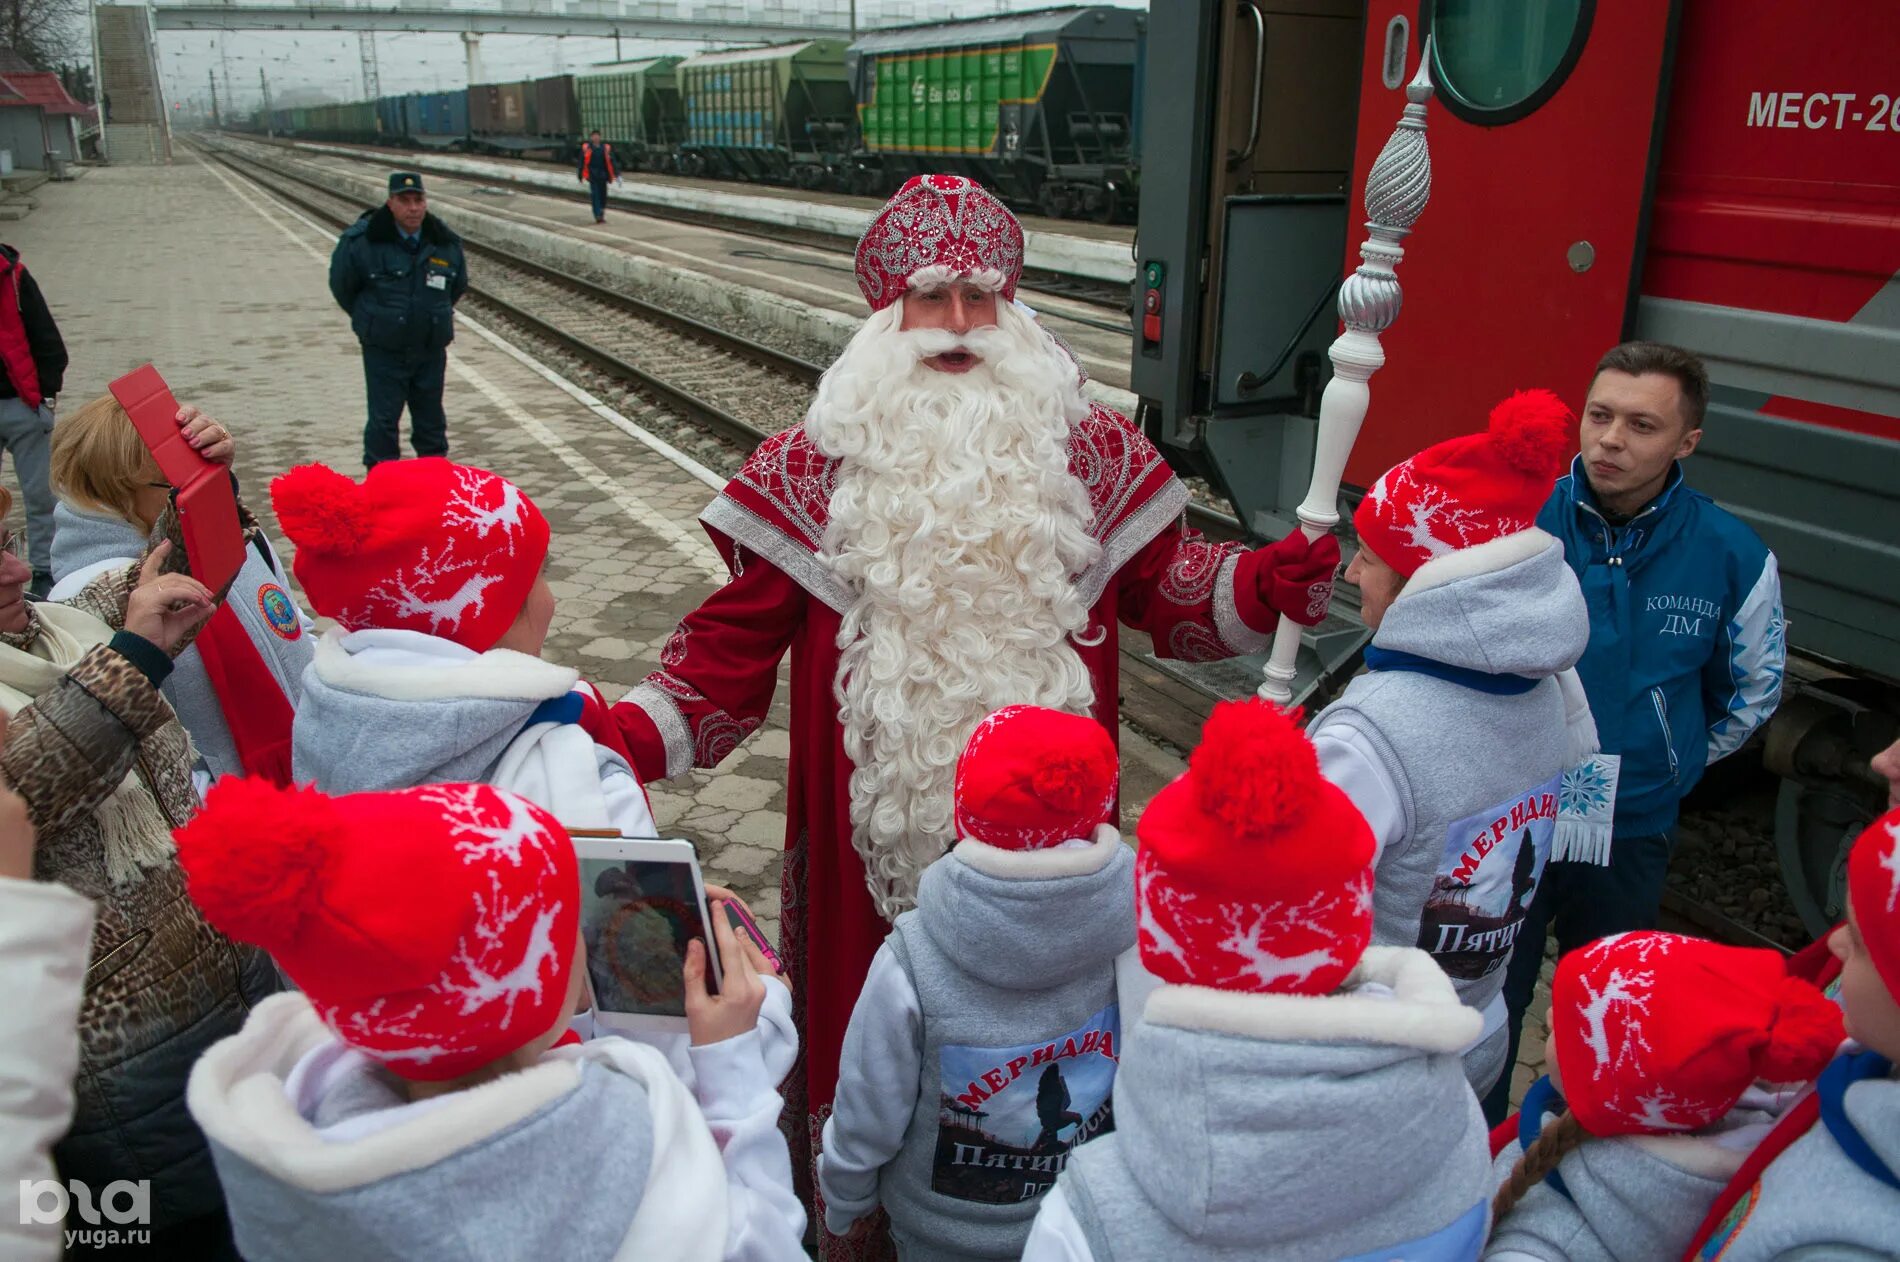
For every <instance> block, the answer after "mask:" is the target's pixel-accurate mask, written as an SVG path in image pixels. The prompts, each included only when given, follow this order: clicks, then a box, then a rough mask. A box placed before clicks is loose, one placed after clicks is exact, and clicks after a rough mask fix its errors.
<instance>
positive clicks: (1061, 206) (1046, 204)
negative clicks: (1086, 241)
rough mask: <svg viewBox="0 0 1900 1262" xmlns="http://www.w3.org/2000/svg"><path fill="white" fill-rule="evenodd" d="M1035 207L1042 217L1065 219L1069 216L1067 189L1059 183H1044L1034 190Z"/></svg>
mask: <svg viewBox="0 0 1900 1262" xmlns="http://www.w3.org/2000/svg"><path fill="white" fill-rule="evenodd" d="M1036 207H1037V209H1039V210H1041V211H1042V213H1043V216H1044V218H1047V219H1067V218H1068V217H1069V194H1068V190H1067V189H1065V188H1063V187H1062V186H1061V185H1060V184H1045V185H1043V186H1042V187H1041V188H1039V189H1037V190H1036Z"/></svg>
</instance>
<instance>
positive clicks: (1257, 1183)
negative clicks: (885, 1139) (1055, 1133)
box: [1060, 947, 1490, 1262]
mask: <svg viewBox="0 0 1900 1262" xmlns="http://www.w3.org/2000/svg"><path fill="white" fill-rule="evenodd" d="M1478 1024H1479V1022H1478V1017H1477V1014H1476V1013H1474V1012H1472V1011H1470V1009H1468V1008H1465V1007H1463V1006H1461V1005H1460V1004H1459V1003H1458V1000H1457V997H1456V995H1455V994H1454V993H1453V991H1452V988H1451V985H1450V983H1449V982H1448V981H1447V980H1446V979H1445V976H1444V974H1443V972H1442V971H1441V970H1440V969H1439V968H1438V967H1437V965H1435V964H1433V963H1432V961H1431V959H1430V958H1429V957H1428V956H1426V955H1424V954H1423V953H1422V952H1419V951H1416V950H1399V949H1394V948H1385V947H1373V948H1370V949H1369V950H1368V951H1367V952H1366V955H1365V958H1364V959H1363V960H1361V962H1360V965H1359V967H1358V968H1357V969H1355V970H1354V972H1353V975H1352V976H1351V977H1350V978H1348V979H1347V983H1346V986H1345V987H1344V988H1342V989H1341V990H1340V991H1339V992H1337V993H1335V994H1333V995H1327V996H1317V997H1307V996H1292V995H1241V994H1232V993H1227V992H1223V991H1214V990H1208V989H1204V988H1202V987H1197V986H1162V987H1160V988H1159V989H1158V990H1156V991H1155V992H1154V994H1153V996H1152V997H1151V998H1150V999H1149V1000H1148V1005H1147V1008H1146V1011H1145V1013H1144V1016H1143V1018H1142V1020H1141V1021H1140V1022H1139V1023H1138V1024H1136V1025H1135V1027H1134V1028H1133V1029H1132V1030H1130V1031H1129V1034H1128V1041H1127V1046H1126V1047H1125V1049H1124V1051H1123V1055H1122V1065H1121V1074H1120V1076H1119V1078H1118V1079H1117V1080H1116V1084H1115V1118H1116V1129H1115V1133H1114V1134H1112V1135H1106V1136H1103V1137H1102V1138H1100V1139H1098V1140H1095V1141H1093V1142H1091V1143H1089V1144H1086V1145H1084V1146H1082V1147H1081V1148H1078V1149H1077V1150H1076V1151H1075V1153H1074V1154H1073V1155H1072V1156H1071V1157H1070V1159H1069V1164H1068V1168H1067V1169H1066V1170H1065V1171H1064V1172H1063V1174H1062V1178H1061V1180H1060V1187H1061V1189H1062V1194H1063V1196H1064V1198H1065V1199H1066V1200H1067V1202H1068V1204H1069V1207H1070V1209H1071V1211H1072V1212H1073V1213H1074V1216H1075V1218H1076V1221H1077V1223H1078V1224H1079V1225H1080V1226H1081V1228H1082V1232H1083V1235H1084V1236H1085V1237H1086V1239H1087V1242H1088V1248H1089V1252H1090V1253H1091V1254H1092V1255H1093V1257H1094V1259H1095V1262H1151V1260H1153V1259H1161V1258H1166V1259H1168V1260H1169V1262H1186V1260H1189V1259H1222V1260H1226V1259H1233V1260H1235V1262H1238V1260H1239V1259H1258V1258H1273V1259H1276V1262H1304V1260H1311V1262H1339V1260H1340V1259H1347V1258H1354V1257H1356V1256H1358V1255H1360V1254H1369V1256H1372V1257H1377V1258H1382V1259H1383V1258H1393V1257H1404V1258H1406V1259H1408V1262H1441V1260H1445V1259H1460V1260H1463V1262H1469V1259H1472V1258H1475V1257H1476V1256H1477V1254H1478V1250H1479V1248H1480V1247H1481V1246H1482V1244H1483V1240H1484V1232H1485V1228H1486V1226H1487V1225H1488V1220H1489V1200H1490V1169H1489V1168H1490V1159H1489V1157H1490V1148H1489V1144H1488V1139H1487V1134H1486V1131H1485V1126H1484V1118H1483V1117H1482V1115H1481V1114H1480V1113H1479V1110H1478V1101H1477V1098H1476V1097H1475V1096H1473V1095H1472V1093H1471V1088H1470V1087H1469V1086H1468V1085H1467V1084H1466V1082H1465V1078H1464V1072H1463V1069H1462V1067H1461V1065H1460V1063H1459V1058H1458V1049H1459V1048H1462V1047H1463V1046H1464V1045H1465V1044H1466V1043H1467V1042H1468V1041H1469V1040H1470V1039H1471V1038H1472V1037H1473V1036H1474V1035H1475V1034H1476V1033H1477V1028H1478Z"/></svg>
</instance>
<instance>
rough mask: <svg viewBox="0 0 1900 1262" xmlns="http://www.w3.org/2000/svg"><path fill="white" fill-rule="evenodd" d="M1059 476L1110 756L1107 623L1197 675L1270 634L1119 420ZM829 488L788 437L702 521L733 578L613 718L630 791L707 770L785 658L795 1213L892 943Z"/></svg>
mask: <svg viewBox="0 0 1900 1262" xmlns="http://www.w3.org/2000/svg"><path fill="white" fill-rule="evenodd" d="M1069 471H1070V472H1071V473H1072V474H1073V475H1074V476H1075V477H1077V478H1078V479H1080V480H1081V481H1082V483H1083V484H1084V485H1085V486H1086V487H1087V488H1088V492H1089V499H1090V502H1091V504H1092V505H1093V508H1094V519H1093V521H1092V523H1091V532H1092V533H1093V535H1094V537H1095V538H1096V540H1097V541H1099V542H1100V543H1101V545H1102V559H1101V560H1100V561H1099V562H1098V563H1097V564H1095V565H1094V566H1092V567H1091V568H1090V569H1089V570H1088V571H1087V572H1085V573H1083V574H1081V575H1079V576H1077V578H1076V580H1075V581H1076V585H1077V587H1078V588H1079V589H1080V590H1081V591H1082V593H1083V595H1084V596H1085V598H1086V599H1087V600H1088V602H1089V604H1090V606H1091V611H1090V624H1089V628H1088V631H1087V633H1086V638H1087V640H1088V641H1089V642H1088V643H1076V644H1075V645H1074V647H1075V651H1076V652H1077V653H1078V654H1079V655H1080V656H1081V659H1082V661H1083V663H1084V665H1085V666H1086V667H1087V668H1088V671H1089V674H1090V676H1091V677H1092V678H1093V680H1094V684H1095V706H1094V716H1095V717H1096V718H1097V719H1098V720H1100V722H1101V723H1102V726H1103V727H1105V728H1107V729H1108V733H1109V735H1110V736H1111V737H1114V736H1115V735H1116V734H1117V732H1118V730H1119V728H1118V724H1117V710H1118V700H1119V698H1118V692H1117V678H1118V661H1119V648H1118V644H1117V636H1116V632H1115V624H1116V623H1117V622H1121V623H1125V624H1127V625H1128V626H1130V627H1133V628H1136V629H1139V630H1142V631H1146V632H1147V633H1148V634H1149V635H1150V636H1152V637H1153V640H1154V645H1155V649H1156V651H1157V652H1158V653H1159V654H1161V655H1162V656H1166V657H1174V658H1181V659H1185V660H1189V661H1207V660H1212V659H1215V658H1222V657H1231V656H1235V655H1238V654H1242V653H1251V652H1258V651H1260V650H1261V649H1262V648H1264V647H1265V645H1266V643H1267V640H1268V638H1269V637H1270V635H1271V633H1272V629H1273V626H1274V623H1275V621H1276V620H1277V614H1275V613H1274V611H1273V610H1271V609H1270V608H1268V607H1267V606H1266V605H1264V604H1263V603H1262V602H1261V601H1260V600H1259V599H1258V597H1257V596H1256V595H1255V592H1254V584H1253V581H1252V575H1251V572H1250V569H1251V567H1250V566H1249V565H1248V561H1249V556H1248V554H1247V552H1246V550H1245V549H1243V548H1242V547H1241V546H1240V545H1238V544H1213V543H1209V542H1207V541H1206V540H1204V539H1203V538H1201V536H1200V535H1199V534H1197V533H1196V532H1194V531H1191V530H1188V529H1186V527H1185V525H1184V523H1183V520H1182V513H1183V510H1184V509H1185V508H1186V506H1187V499H1188V493H1187V488H1186V487H1185V486H1183V485H1182V484H1181V482H1180V481H1179V480H1178V479H1177V478H1175V476H1174V475H1173V473H1172V472H1170V471H1169V469H1168V467H1167V465H1166V464H1165V463H1164V462H1163V461H1162V459H1161V455H1160V453H1159V452H1157V451H1156V450H1155V449H1154V447H1153V445H1152V444H1150V443H1149V442H1148V440H1147V439H1146V438H1145V437H1143V436H1142V434H1141V433H1140V431H1138V430H1137V429H1135V427H1134V426H1133V425H1131V424H1130V423H1129V422H1128V420H1127V419H1126V418H1124V417H1122V416H1120V415H1119V414H1117V413H1115V412H1112V411H1110V410H1108V409H1107V408H1103V407H1099V406H1098V407H1096V408H1094V409H1093V410H1092V411H1091V412H1090V414H1089V416H1088V417H1087V419H1086V420H1084V421H1083V422H1082V423H1081V424H1079V425H1077V426H1076V427H1075V430H1074V431H1073V433H1072V434H1071V436H1070V441H1069ZM837 473H838V469H837V463H836V462H835V461H832V460H829V459H827V458H826V457H825V456H823V455H821V454H819V452H818V451H817V450H816V449H815V448H814V447H813V446H812V444H811V442H810V440H809V439H808V438H807V437H806V436H805V432H804V428H803V427H802V426H800V427H798V428H794V429H791V430H787V431H785V432H783V433H780V434H778V435H776V436H774V437H773V438H772V439H771V440H770V441H768V442H766V443H765V444H764V445H763V446H761V447H760V448H759V450H758V451H756V452H755V453H753V455H752V458H751V459H750V460H748V461H747V462H746V464H745V467H744V468H743V469H741V470H740V472H739V475H738V476H737V477H736V478H734V479H733V480H732V481H731V482H730V483H729V484H727V486H726V489H725V490H724V491H723V492H721V494H720V495H719V497H718V498H717V499H715V500H714V501H713V502H712V504H711V505H710V506H708V507H707V509H706V511H705V512H704V513H702V514H701V517H700V520H701V522H702V524H703V525H704V526H705V528H706V531H707V533H708V534H710V535H711V536H712V540H713V542H714V544H715V545H717V546H718V548H719V551H720V553H721V554H722V555H723V556H724V557H725V559H726V564H727V566H728V568H729V570H730V572H731V577H730V578H729V579H728V581H727V582H726V584H725V586H723V587H721V588H720V589H719V590H717V591H715V592H714V593H713V594H712V595H710V596H709V597H707V598H706V601H705V603H703V604H702V605H700V607H699V608H698V609H696V610H694V611H693V612H692V613H690V614H688V615H687V616H686V618H685V619H684V620H683V621H681V623H680V624H679V627H678V629H677V630H675V631H674V633H673V635H672V637H671V638H670V639H669V640H668V641H667V643H666V646H665V648H664V649H663V650H662V652H661V655H660V661H661V668H660V669H659V670H658V671H656V672H654V673H653V674H652V675H650V676H648V677H647V679H646V681H645V682H643V683H642V684H640V685H639V686H638V687H637V688H635V689H634V690H633V691H632V692H630V693H629V694H628V695H627V697H626V699H625V700H623V701H622V702H621V703H620V704H619V705H617V706H615V707H614V710H613V714H614V718H615V720H616V721H617V723H618V725H619V728H620V731H621V733H622V734H623V735H624V736H625V738H626V742H627V745H628V747H629V748H630V749H631V750H632V752H633V755H634V762H635V765H636V767H637V769H638V771H639V773H640V778H641V779H642V780H654V779H663V778H666V777H669V776H677V775H679V774H681V773H683V772H684V771H686V770H687V769H688V768H690V767H714V766H717V765H718V764H719V762H720V760H721V759H723V758H724V757H725V756H726V755H727V754H729V753H731V752H732V750H733V747H734V746H736V745H737V744H738V743H739V742H740V741H741V740H743V739H744V738H745V737H746V736H748V735H749V734H751V732H752V731H753V730H754V729H756V728H757V727H758V726H759V724H760V723H761V722H762V721H763V720H764V718H765V714H766V710H767V707H768V706H769V705H770V704H771V700H772V693H773V689H774V686H775V684H776V681H777V674H778V665H779V661H780V660H781V658H783V656H784V654H785V651H786V649H787V648H789V649H790V650H791V653H792V669H791V689H792V695H791V726H792V731H791V738H792V739H791V759H790V767H789V770H788V772H787V776H788V780H789V785H788V793H787V802H786V815H787V819H786V839H785V844H786V852H785V865H784V876H783V879H782V882H781V889H782V894H783V909H782V920H781V929H782V954H783V956H784V958H785V960H786V963H787V968H788V970H789V971H790V972H791V974H792V978H791V980H792V981H793V983H794V993H795V995H796V1000H795V1008H796V1009H797V1012H798V1018H799V1030H800V1035H801V1039H802V1049H801V1053H800V1055H801V1061H802V1063H801V1065H800V1066H799V1067H798V1068H796V1069H794V1070H793V1072H792V1078H791V1080H790V1081H788V1082H787V1084H786V1087H785V1092H786V1104H787V1116H788V1118H790V1119H791V1122H790V1131H791V1137H792V1140H793V1152H792V1161H793V1170H794V1172H795V1174H796V1176H797V1178H798V1183H799V1190H800V1192H801V1194H804V1195H806V1199H807V1202H808V1203H812V1194H811V1189H814V1188H815V1177H814V1171H815V1164H814V1163H815V1159H816V1153H817V1149H818V1143H819V1135H820V1131H821V1130H822V1129H823V1126H824V1123H825V1119H826V1118H827V1117H828V1116H829V1115H830V1112H831V1100H832V1092H833V1088H834V1086H835V1084H836V1080H837V1068H838V1058H839V1053H840V1050H841V1048H842V1046H843V1043H844V1032H845V1026H846V1025H847V1024H848V1023H849V1021H850V1019H851V1010H852V1007H853V1006H854V1005H855V1004H856V1003H857V997H858V991H859V988H860V987H861V986H862V985H863V982H864V977H865V974H866V973H867V972H868V971H869V969H870V964H871V957H872V955H873V954H875V953H876V951H877V948H878V946H879V945H880V944H881V943H882V942H883V941H884V936H885V934H886V933H887V932H888V931H889V929H890V926H889V925H888V924H887V923H886V922H885V921H884V920H883V918H882V917H880V916H879V915H878V913H877V911H876V909H875V906H874V905H873V903H872V901H871V896H870V892H869V890H868V889H867V887H866V885H865V878H864V868H863V864H862V862H861V861H860V860H859V858H858V855H857V852H856V851H855V850H853V849H852V846H851V814H850V793H849V788H848V785H849V781H850V775H851V762H850V760H849V759H848V758H847V757H846V755H845V751H844V729H843V727H842V725H841V724H840V723H839V722H838V719H837V713H838V703H837V701H836V699H835V697H834V694H833V684H834V681H835V680H836V677H837V673H838V657H839V649H838V644H837V635H838V627H839V619H840V615H841V613H842V611H844V610H845V609H847V608H849V606H850V605H851V603H852V600H853V592H852V591H851V589H850V588H849V587H847V585H846V584H845V583H844V581H843V580H842V579H840V578H839V577H837V576H836V575H835V574H833V573H832V572H831V571H830V569H829V568H828V567H827V566H826V564H825V563H824V562H823V561H822V560H821V559H820V558H819V557H818V555H817V554H818V548H819V543H820V541H821V540H822V538H823V536H824V530H825V521H826V511H827V507H828V506H829V504H830V502H831V495H832V491H833V490H834V489H835V487H836V485H837ZM1242 570H1248V571H1249V572H1247V573H1241V575H1240V581H1239V582H1238V583H1236V581H1235V579H1236V574H1237V573H1240V572H1241V571H1242ZM822 1218H823V1215H822V1211H821V1212H820V1213H819V1215H818V1221H819V1222H820V1223H821V1224H822ZM820 1232H821V1235H822V1225H821V1226H820ZM836 1243H837V1242H836V1241H826V1242H825V1244H827V1245H833V1244H836ZM835 1252H836V1251H834V1250H832V1249H829V1248H827V1249H825V1250H823V1251H822V1254H821V1256H826V1257H830V1256H834V1255H835Z"/></svg>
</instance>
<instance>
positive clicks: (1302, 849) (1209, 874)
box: [1135, 700, 1373, 995]
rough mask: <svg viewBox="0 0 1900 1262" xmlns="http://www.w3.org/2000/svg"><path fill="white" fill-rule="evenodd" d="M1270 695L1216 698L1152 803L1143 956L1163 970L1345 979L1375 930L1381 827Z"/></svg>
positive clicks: (1198, 975) (1269, 989) (1325, 988)
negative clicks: (1375, 865) (1377, 829)
mask: <svg viewBox="0 0 1900 1262" xmlns="http://www.w3.org/2000/svg"><path fill="white" fill-rule="evenodd" d="M1296 720H1297V716H1288V715H1286V714H1284V713H1282V712H1281V711H1280V709H1279V708H1278V707H1277V706H1273V705H1269V704H1268V703H1266V702H1264V701H1257V700H1249V701H1225V702H1222V703H1221V704H1220V705H1217V706H1215V707H1214V712H1213V714H1212V715H1210V716H1209V717H1208V720H1207V726H1206V727H1204V728H1203V729H1202V730H1201V743H1200V745H1199V746H1198V747H1197V748H1196V749H1195V750H1194V752H1193V753H1192V754H1191V755H1189V757H1188V769H1187V771H1186V773H1185V774H1183V775H1181V776H1179V777H1178V778H1176V779H1175V781H1174V782H1173V783H1172V784H1170V785H1168V787H1167V788H1165V789H1163V790H1161V792H1160V793H1159V794H1157V795H1156V796H1155V799H1154V801H1153V802H1151V803H1149V805H1148V809H1147V810H1146V811H1145V812H1143V813H1142V816H1141V822H1140V824H1138V825H1137V826H1136V830H1135V831H1136V834H1137V835H1138V836H1139V837H1140V838H1141V852H1140V853H1139V854H1138V855H1137V856H1136V858H1135V900H1136V915H1137V923H1138V925H1139V928H1140V935H1141V936H1140V943H1141V962H1142V963H1143V964H1144V965H1146V966H1147V968H1148V971H1149V972H1151V973H1153V974H1154V975H1155V976H1157V977H1159V978H1160V979H1161V980H1162V981H1164V982H1174V983H1176V984H1180V985H1192V986H1211V987H1214V988H1215V989H1217V990H1231V991H1244V992H1253V993H1261V994H1282V995H1324V994H1330V993H1331V992H1333V991H1335V990H1337V989H1338V988H1339V985H1340V983H1341V982H1343V981H1345V980H1346V975H1347V974H1348V973H1350V972H1351V971H1352V970H1353V968H1354V966H1355V965H1357V964H1358V963H1359V957H1360V956H1361V955H1363V954H1364V953H1365V949H1366V946H1367V944H1368V943H1369V942H1371V940H1372V857H1373V844H1372V830H1371V829H1370V828H1369V827H1367V826H1366V821H1365V818H1364V817H1363V816H1362V815H1360V814H1359V808H1357V807H1355V806H1354V805H1353V804H1352V801H1351V799H1349V798H1348V797H1347V796H1346V795H1345V793H1343V792H1342V791H1341V790H1340V789H1339V788H1338V787H1337V786H1336V785H1334V784H1332V783H1331V782H1330V781H1328V780H1326V779H1324V778H1323V777H1322V776H1321V775H1320V773H1319V755H1318V754H1316V753H1315V752H1314V750H1313V744H1312V742H1311V741H1309V740H1307V738H1306V733H1304V732H1302V731H1301V730H1300V729H1299V727H1298V725H1297V721H1296Z"/></svg>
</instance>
